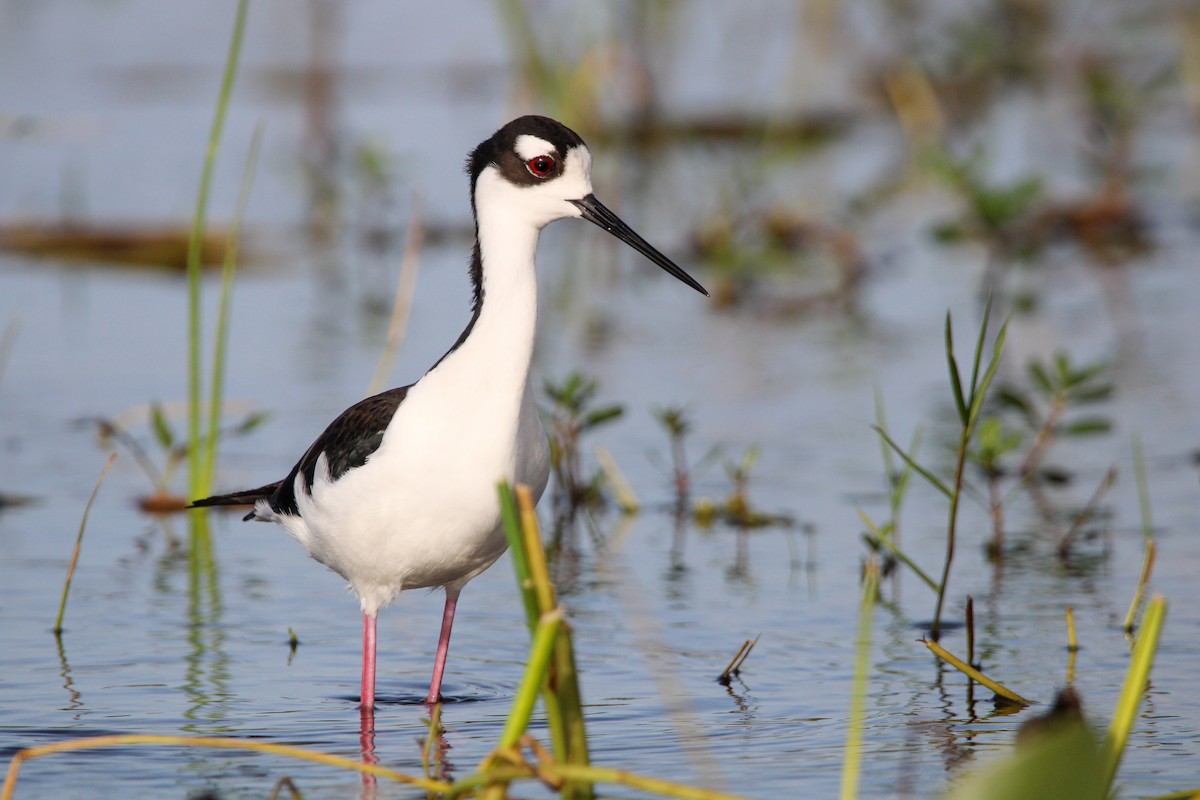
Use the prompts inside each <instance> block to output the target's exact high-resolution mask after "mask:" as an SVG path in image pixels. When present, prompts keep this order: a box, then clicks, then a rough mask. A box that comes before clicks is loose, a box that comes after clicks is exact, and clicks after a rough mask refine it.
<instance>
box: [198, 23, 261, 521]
mask: <svg viewBox="0 0 1200 800" xmlns="http://www.w3.org/2000/svg"><path fill="white" fill-rule="evenodd" d="M249 7H250V3H249V0H239V2H238V8H237V16H236V18H235V21H234V25H233V36H232V38H231V40H230V42H229V53H228V55H227V57H226V60H225V71H224V75H223V77H222V79H221V89H220V93H219V94H218V96H217V108H216V112H215V114H214V115H213V122H212V128H211V129H210V131H209V135H208V146H207V148H206V149H205V154H204V166H203V168H202V170H201V173H200V188H199V190H198V191H197V196H196V211H195V215H194V216H193V218H192V231H191V238H190V240H189V242H188V254H187V283H188V484H189V485H188V491H189V494H190V496H191V498H192V499H196V498H199V497H203V496H204V495H206V494H208V493H209V489H210V486H209V485H208V484H207V483H206V482H205V479H204V473H203V470H202V461H201V451H200V441H201V435H200V394H201V381H200V361H201V353H200V271H201V269H202V267H203V264H202V263H201V249H202V245H203V242H204V233H205V229H206V226H207V216H208V198H209V194H210V192H211V188H212V178H213V173H214V171H215V170H216V163H217V152H218V150H219V149H220V143H221V134H222V132H223V131H224V128H225V115H226V112H227V110H228V108H229V98H230V95H231V94H232V93H233V81H234V78H235V76H236V75H237V66H238V59H239V57H240V55H241V50H242V38H243V34H244V33H245V29H246V12H247V10H248V9H249ZM196 516H198V515H193V519H194V518H196Z"/></svg>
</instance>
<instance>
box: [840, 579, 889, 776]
mask: <svg viewBox="0 0 1200 800" xmlns="http://www.w3.org/2000/svg"><path fill="white" fill-rule="evenodd" d="M878 588H879V562H878V561H876V559H875V558H874V557H873V556H872V558H871V559H870V560H868V561H867V570H866V575H865V576H864V579H863V590H862V591H863V594H862V603H861V604H860V605H859V609H858V643H857V647H856V653H855V657H854V684H853V688H852V689H851V693H850V720H849V726H848V730H847V732H846V751H845V755H844V756H843V758H842V790H841V794H840V795H839V797H840V798H841V800H854V798H856V797H857V796H858V779H859V772H860V765H861V764H862V743H863V729H864V728H865V727H866V715H867V684H868V679H869V677H870V672H871V623H872V621H873V618H874V612H875V596H876V594H877V592H878Z"/></svg>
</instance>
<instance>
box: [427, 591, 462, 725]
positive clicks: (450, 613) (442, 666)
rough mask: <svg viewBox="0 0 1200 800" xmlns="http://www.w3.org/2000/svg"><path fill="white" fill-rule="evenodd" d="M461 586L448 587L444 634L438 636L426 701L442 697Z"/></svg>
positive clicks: (443, 621)
mask: <svg viewBox="0 0 1200 800" xmlns="http://www.w3.org/2000/svg"><path fill="white" fill-rule="evenodd" d="M460 591H462V589H461V588H451V587H449V586H447V587H446V608H445V610H444V611H443V612H442V635H441V636H439V637H438V648H437V657H436V658H435V659H434V660H433V680H432V681H431V682H430V683H429V696H428V697H426V698H425V702H426V703H436V702H438V701H439V700H441V699H442V673H443V672H445V671H446V653H448V652H449V651H450V628H451V627H452V626H453V625H454V607H455V606H456V605H458V593H459V592H460Z"/></svg>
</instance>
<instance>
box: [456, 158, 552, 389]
mask: <svg viewBox="0 0 1200 800" xmlns="http://www.w3.org/2000/svg"><path fill="white" fill-rule="evenodd" d="M520 191H521V190H520V189H519V188H516V187H513V186H510V185H509V184H507V183H504V182H503V181H502V180H500V179H499V176H491V175H490V174H486V173H485V175H484V176H482V177H481V179H480V181H479V183H478V185H477V187H476V209H477V210H476V223H477V226H478V231H479V251H480V254H481V259H482V276H481V284H480V288H481V291H482V294H481V296H480V298H479V303H480V305H479V308H478V312H477V316H476V317H475V319H474V320H473V323H472V326H471V329H470V331H469V333H468V334H467V336H466V339H465V340H464V341H462V342H461V343H460V344H459V346H458V348H457V349H456V350H454V351H453V352H451V353H449V354H447V356H446V357H445V358H444V360H443V361H442V362H441V363H439V364H438V366H437V367H435V369H434V370H433V371H434V372H444V373H455V381H456V383H458V384H459V385H461V386H463V387H464V390H469V391H478V392H482V393H484V396H487V397H490V398H491V402H492V403H495V404H507V403H509V402H511V403H519V402H520V400H521V398H522V395H523V393H524V388H525V384H526V381H527V380H528V376H529V365H530V362H531V360H532V358H533V344H534V336H535V334H536V331H537V273H536V271H535V269H534V255H535V253H536V251H537V244H538V237H539V234H540V233H541V229H542V227H543V224H542V223H541V222H540V220H531V219H529V218H528V215H527V214H526V213H524V206H523V205H522V204H521V202H520V199H521V198H520V197H512V196H509V195H510V194H511V193H513V192H520ZM468 386H469V387H470V389H466V387H468Z"/></svg>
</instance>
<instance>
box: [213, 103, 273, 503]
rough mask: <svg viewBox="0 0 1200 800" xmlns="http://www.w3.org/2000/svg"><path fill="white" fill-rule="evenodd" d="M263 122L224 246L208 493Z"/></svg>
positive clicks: (256, 133) (252, 145) (252, 142)
mask: <svg viewBox="0 0 1200 800" xmlns="http://www.w3.org/2000/svg"><path fill="white" fill-rule="evenodd" d="M262 134H263V126H262V123H259V124H258V125H256V126H254V135H253V136H252V137H251V139H250V152H249V153H248V154H247V156H246V167H245V169H244V170H243V171H242V186H241V189H239V190H238V199H237V207H236V209H235V210H234V214H233V221H232V223H230V228H229V236H228V239H227V241H226V246H225V263H224V264H223V265H222V267H221V296H220V300H219V301H218V304H217V329H216V334H215V341H214V343H213V366H212V377H211V381H212V390H211V391H210V392H209V396H208V432H207V433H206V434H205V436H204V440H203V441H204V448H203V457H202V458H201V466H200V473H201V479H202V483H201V487H202V489H203V491H204V493H205V494H208V491H209V489H210V488H211V487H212V483H213V473H214V472H215V470H216V462H217V440H218V439H220V435H219V433H218V431H220V428H221V401H222V399H223V397H224V392H225V353H226V351H227V349H228V342H229V308H230V305H231V302H230V301H231V298H232V295H233V276H234V273H235V272H236V271H237V259H238V246H239V244H240V240H241V230H242V220H243V219H244V218H245V215H246V204H247V203H248V202H249V201H250V188H251V186H253V184H254V171H255V166H256V165H257V164H258V151H259V148H260V147H261V146H262Z"/></svg>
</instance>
